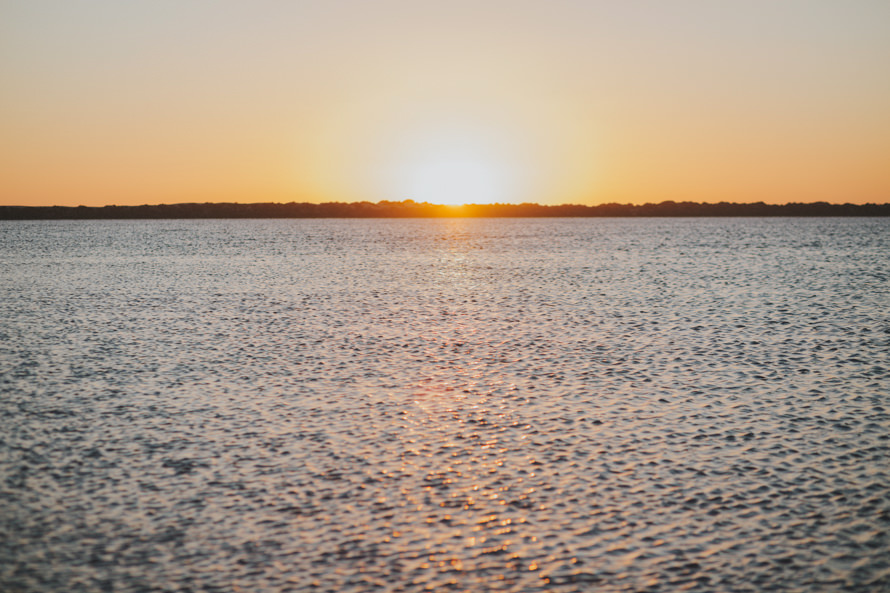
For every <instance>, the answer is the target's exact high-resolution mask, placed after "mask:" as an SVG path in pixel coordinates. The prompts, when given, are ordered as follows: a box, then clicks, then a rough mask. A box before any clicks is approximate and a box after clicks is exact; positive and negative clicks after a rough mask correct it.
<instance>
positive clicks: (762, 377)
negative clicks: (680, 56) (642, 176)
mask: <svg viewBox="0 0 890 593" xmlns="http://www.w3.org/2000/svg"><path fill="white" fill-rule="evenodd" d="M888 353H890V221H888V220H886V219H884V220H877V219H763V220H759V219H721V220H716V219H714V220H709V219H697V220H681V219H677V220H672V219H649V220H618V219H613V220H609V219H587V220H579V219H564V220H534V219H528V220H365V221H362V220H311V221H309V220H281V221H262V220H246V221H144V222H143V221H92V222H90V221H81V222H67V221H65V222H12V223H9V222H5V223H0V418H2V420H0V422H2V424H0V590H2V591H10V592H37V591H40V592H44V591H47V592H48V591H66V592H93V591H97V592H99V591H123V592H137V591H182V592H185V591H195V592H197V591H219V592H231V591H337V592H341V591H343V592H364V591H422V590H435V591H465V590H466V591H560V592H567V591H594V590H595V591H663V592H673V591H679V590H690V589H691V590H696V591H839V590H857V591H859V590H861V591H881V590H883V591H886V590H890V413H888V405H890V402H888V397H890V354H888Z"/></svg>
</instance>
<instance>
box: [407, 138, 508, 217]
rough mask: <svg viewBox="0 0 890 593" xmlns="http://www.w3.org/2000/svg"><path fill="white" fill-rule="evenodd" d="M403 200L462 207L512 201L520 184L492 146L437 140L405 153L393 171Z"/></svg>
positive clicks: (471, 141) (473, 141)
mask: <svg viewBox="0 0 890 593" xmlns="http://www.w3.org/2000/svg"><path fill="white" fill-rule="evenodd" d="M393 173H394V175H393V177H394V179H393V185H394V188H393V190H394V195H396V196H398V197H399V199H411V200H414V201H416V202H430V203H433V204H444V205H453V206H459V205H462V204H490V203H494V202H505V201H510V200H511V198H512V197H513V196H512V194H513V189H514V186H515V184H516V182H517V179H516V174H515V168H512V167H510V166H509V165H508V160H507V158H506V155H505V154H499V153H498V151H496V150H495V149H494V146H492V145H491V144H490V143H488V144H487V143H485V142H482V141H480V140H479V139H473V138H466V137H462V138H447V137H442V136H434V137H431V138H429V139H427V140H426V141H424V142H420V143H414V145H413V146H412V147H410V148H409V149H407V150H405V151H404V154H403V155H402V157H401V158H399V159H398V163H397V164H396V166H395V167H394V171H393Z"/></svg>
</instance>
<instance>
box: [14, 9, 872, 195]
mask: <svg viewBox="0 0 890 593" xmlns="http://www.w3.org/2000/svg"><path fill="white" fill-rule="evenodd" d="M404 199H414V200H416V201H430V202H436V203H463V202H476V203H484V202H512V203H520V202H537V203H541V204H562V203H580V204H599V203H607V202H620V203H638V204H641V203H646V202H660V201H663V200H676V201H685V200H691V201H700V202H720V201H733V202H756V201H764V202H767V203H784V202H813V201H828V202H837V203H843V202H851V203H866V202H881V203H883V202H888V201H890V2H888V1H887V0H853V1H850V2H841V1H839V0H831V1H829V0H806V1H798V0H746V1H735V0H724V1H721V2H717V1H704V0H675V1H672V2H664V1H662V0H649V1H642V0H627V1H621V2H603V1H596V0H548V1H546V2H544V1H530V0H510V1H506V0H488V1H486V0H473V1H468V0H449V1H448V2H427V1H423V0H410V1H409V0H377V1H371V0H364V1H359V0H324V1H315V0H313V1H309V0H303V1H300V0H291V1H271V0H254V1H251V2H235V1H228V0H213V1H210V0H206V1H204V0H201V1H197V0H195V1H192V0H152V1H144V2H135V1H133V2H121V1H119V0H77V1H75V0H64V1H44V0H22V1H19V0H0V204H3V205H68V206H76V205H87V206H101V205H106V204H118V205H125V204H161V203H181V202H232V201H237V202H267V201H273V202H291V201H297V202H303V201H306V202H327V201H346V202H352V201H362V200H368V201H374V202H376V201H379V200H394V201H395V200H404Z"/></svg>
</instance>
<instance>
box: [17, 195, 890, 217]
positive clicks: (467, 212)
mask: <svg viewBox="0 0 890 593" xmlns="http://www.w3.org/2000/svg"><path fill="white" fill-rule="evenodd" d="M641 216H663V217H677V216H722V217H726V216H890V203H888V204H829V203H827V202H812V203H809V204H799V203H792V204H764V203H763V202H756V203H753V204H732V203H728V202H720V203H717V204H699V203H696V202H661V203H660V204H642V205H634V204H601V205H598V206H582V205H577V204H563V205H560V206H544V205H540V204H528V203H526V204H471V205H467V206H461V207H454V206H440V205H437V204H429V203H426V202H414V201H413V200H406V201H404V202H388V201H383V202H377V203H376V204H374V203H372V202H351V203H344V202H328V203H324V204H309V203H297V202H290V203H288V204H278V203H271V202H268V203H257V204H235V203H219V204H214V203H204V204H161V205H157V206H148V205H145V206H101V207H87V206H77V207H69V206H0V220H52V219H152V218H441V217H492V218H516V217H641Z"/></svg>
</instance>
